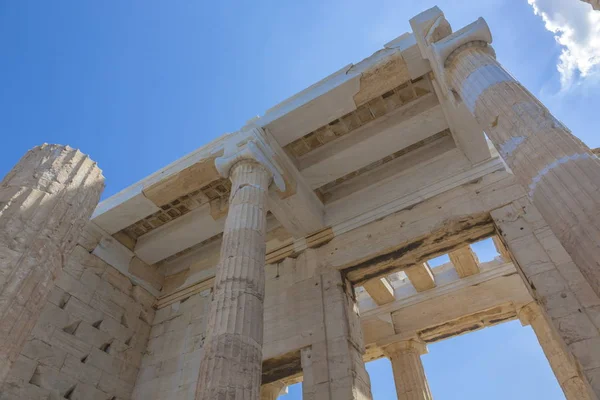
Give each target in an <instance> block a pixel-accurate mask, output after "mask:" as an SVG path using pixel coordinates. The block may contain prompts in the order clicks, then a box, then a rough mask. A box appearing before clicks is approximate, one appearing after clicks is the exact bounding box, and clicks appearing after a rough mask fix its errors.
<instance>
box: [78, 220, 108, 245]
mask: <svg viewBox="0 0 600 400" xmlns="http://www.w3.org/2000/svg"><path fill="white" fill-rule="evenodd" d="M102 235H103V232H102V229H100V228H99V227H98V225H96V224H95V223H93V222H92V221H88V222H87V223H86V224H85V226H84V227H83V230H82V231H81V235H79V238H78V239H77V244H78V245H79V246H81V247H83V248H84V249H85V250H86V251H88V252H90V253H91V252H92V251H94V249H95V248H96V246H98V243H100V240H101V239H102Z"/></svg>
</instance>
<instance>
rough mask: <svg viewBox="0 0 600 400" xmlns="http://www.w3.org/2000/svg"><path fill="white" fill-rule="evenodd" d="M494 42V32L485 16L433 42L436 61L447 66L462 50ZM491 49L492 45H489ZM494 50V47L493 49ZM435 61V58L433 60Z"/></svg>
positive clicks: (485, 45)
mask: <svg viewBox="0 0 600 400" xmlns="http://www.w3.org/2000/svg"><path fill="white" fill-rule="evenodd" d="M490 43H492V33H491V32H490V28H489V26H488V24H487V22H485V20H484V19H483V18H481V17H480V18H478V19H477V21H475V22H473V23H471V24H469V25H467V26H465V27H464V28H462V29H460V30H458V31H456V32H454V33H452V34H450V35H448V36H446V37H445V38H443V39H441V40H438V41H437V42H434V43H431V49H432V51H433V55H434V57H435V61H436V63H437V64H438V65H439V66H443V67H446V66H448V65H449V64H450V62H451V61H452V59H453V58H454V57H456V55H457V54H458V53H460V51H462V50H463V49H465V48H468V47H471V46H478V47H485V48H488V45H489V44H490ZM489 49H491V47H489ZM492 52H493V49H492ZM431 61H433V60H431Z"/></svg>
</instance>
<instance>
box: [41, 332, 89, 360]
mask: <svg viewBox="0 0 600 400" xmlns="http://www.w3.org/2000/svg"><path fill="white" fill-rule="evenodd" d="M50 344H51V345H52V346H54V347H57V348H59V349H61V350H64V351H65V352H67V353H69V354H71V355H73V356H75V357H76V358H78V359H80V360H81V359H82V358H84V357H85V356H87V355H88V354H90V351H91V349H92V345H91V344H88V343H86V342H84V341H83V340H81V339H78V338H76V337H75V336H74V335H72V334H70V333H67V332H64V331H63V330H61V329H56V330H55V331H54V333H53V334H52V338H51V340H50Z"/></svg>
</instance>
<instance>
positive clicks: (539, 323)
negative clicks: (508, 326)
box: [519, 303, 596, 400]
mask: <svg viewBox="0 0 600 400" xmlns="http://www.w3.org/2000/svg"><path fill="white" fill-rule="evenodd" d="M519 319H520V320H521V323H522V324H523V326H526V325H531V328H532V329H533V331H534V332H535V335H536V336H537V339H538V341H539V343H540V346H541V347H542V350H544V354H545V355H546V358H547V359H548V362H549V363H550V367H551V368H552V371H554V375H555V376H556V380H557V381H558V384H559V385H560V387H561V388H562V390H563V392H564V394H565V397H566V398H567V400H594V399H596V396H595V395H594V394H593V393H591V392H590V389H589V385H588V384H587V382H585V379H584V378H583V377H582V374H581V371H580V370H579V368H578V367H577V362H576V361H575V359H574V358H573V356H572V355H571V353H570V352H569V351H568V350H567V348H566V347H565V345H564V344H563V342H562V341H561V340H560V338H559V337H558V336H557V334H556V332H555V330H554V327H553V326H552V325H551V324H550V323H549V321H548V320H547V317H546V316H545V315H544V314H543V312H542V309H541V308H540V306H539V305H538V304H537V303H530V304H528V305H526V306H525V307H523V308H521V310H520V311H519Z"/></svg>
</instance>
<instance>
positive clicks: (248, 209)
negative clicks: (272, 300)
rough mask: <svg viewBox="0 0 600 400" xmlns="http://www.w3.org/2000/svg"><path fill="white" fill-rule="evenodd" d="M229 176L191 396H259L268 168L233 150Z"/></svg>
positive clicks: (254, 399)
mask: <svg viewBox="0 0 600 400" xmlns="http://www.w3.org/2000/svg"><path fill="white" fill-rule="evenodd" d="M229 164H230V165H229V166H228V167H227V168H225V169H224V170H225V171H226V173H228V175H229V178H230V179H231V182H232V187H231V195H230V197H229V211H228V214H227V219H226V222H225V228H224V231H223V242H222V245H221V257H220V261H219V265H218V266H217V271H216V278H215V286H214V294H213V301H212V304H211V310H210V316H209V322H208V327H207V336H206V340H205V343H204V351H205V353H204V358H203V360H202V364H201V367H200V373H199V379H198V386H197V389H196V399H198V400H209V399H210V400H217V399H228V400H234V399H235V400H242V399H243V400H258V399H259V398H260V387H261V372H262V344H263V300H264V293H265V277H264V266H265V249H266V244H265V233H266V215H267V190H268V187H269V183H270V181H271V178H272V173H271V172H270V171H269V170H268V169H267V168H265V166H264V165H262V164H260V163H259V162H257V161H256V160H255V159H253V158H250V157H248V158H244V157H240V155H239V154H238V155H235V156H232V157H231V158H230V160H229Z"/></svg>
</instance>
